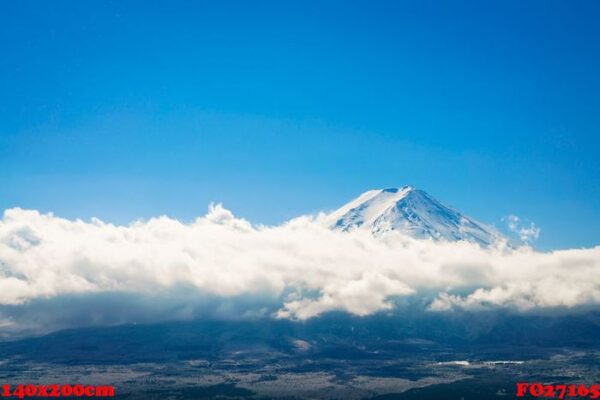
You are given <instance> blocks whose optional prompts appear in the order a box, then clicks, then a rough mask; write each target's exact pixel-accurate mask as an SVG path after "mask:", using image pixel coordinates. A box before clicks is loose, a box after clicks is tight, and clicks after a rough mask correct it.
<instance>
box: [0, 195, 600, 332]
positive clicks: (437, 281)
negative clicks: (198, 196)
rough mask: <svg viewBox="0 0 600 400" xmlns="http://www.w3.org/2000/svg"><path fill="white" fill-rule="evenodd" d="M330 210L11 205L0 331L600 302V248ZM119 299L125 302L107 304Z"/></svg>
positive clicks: (3, 229) (4, 229)
mask: <svg viewBox="0 0 600 400" xmlns="http://www.w3.org/2000/svg"><path fill="white" fill-rule="evenodd" d="M322 220H323V216H304V217H300V218H297V219H294V220H291V221H289V222H287V223H285V224H282V225H280V226H274V227H256V226H253V225H251V224H250V223H249V222H248V221H245V220H243V219H240V218H236V217H235V216H234V215H233V214H232V213H231V212H230V211H228V210H226V209H225V208H223V207H222V206H220V205H216V206H211V208H210V210H209V212H208V214H207V215H205V216H203V217H200V218H198V219H196V220H194V221H192V222H190V223H183V222H180V221H177V220H175V219H171V218H168V217H165V216H162V217H157V218H153V219H150V220H148V221H138V222H134V223H132V224H130V225H126V226H119V225H112V224H108V223H104V222H102V221H100V220H97V219H93V220H91V221H81V220H68V219H64V218H59V217H56V216H54V215H52V214H41V213H39V212H37V211H33V210H22V209H10V210H6V211H5V213H4V217H3V219H2V220H1V221H0V321H2V322H1V323H0V330H6V329H9V328H10V329H17V330H18V329H23V328H25V327H27V328H28V329H29V328H31V329H36V328H39V329H43V328H47V327H48V326H51V325H52V324H55V325H56V324H58V325H60V324H62V325H61V326H65V325H67V326H71V325H73V326H75V325H78V324H82V323H116V322H136V321H139V320H144V321H155V320H161V319H164V318H192V317H198V316H202V315H205V314H206V313H218V314H219V315H221V316H227V317H231V318H243V317H248V316H268V317H272V318H293V319H307V318H311V317H314V316H317V315H320V314H322V313H324V312H328V311H333V310H341V311H346V312H349V313H353V314H356V315H368V314H372V313H375V312H378V311H382V310H386V309H390V308H392V307H394V302H393V299H394V298H397V297H399V296H400V297H402V296H421V295H423V296H425V294H426V293H427V296H429V298H431V293H434V298H435V300H433V302H431V301H430V302H429V304H428V305H427V308H428V309H429V310H430V311H444V310H450V309H454V308H463V309H469V310H479V309H490V308H500V307H506V308H511V309H514V310H516V311H523V310H536V309H554V308H561V309H566V310H568V309H575V308H577V307H579V306H592V307H597V306H598V305H600V247H595V248H590V249H577V250H564V251H555V252H549V253H543V252H537V251H535V250H533V249H531V248H529V247H523V248H519V249H511V248H508V247H496V248H488V249H484V248H480V247H478V246H476V245H474V244H470V243H466V242H455V243H445V242H433V241H430V240H415V239H412V238H410V237H407V236H403V235H402V234H399V233H396V232H391V233H390V234H386V235H383V236H382V237H379V238H374V237H372V236H371V235H370V234H368V233H366V232H359V231H357V232H349V233H343V232H333V231H331V230H329V229H327V228H326V227H325V226H324V224H323V222H322ZM536 235H537V234H536ZM74 298H76V299H77V300H76V301H74V300H73V299H74ZM111 302H112V303H111ZM115 302H116V303H119V304H125V303H124V302H128V303H127V304H128V305H127V306H122V307H108V306H107V304H113V303H115ZM82 310H83V311H82ZM70 311H72V315H71V314H69V312H70ZM77 312H79V313H81V314H82V315H85V318H84V317H81V318H84V319H85V320H82V319H81V318H79V317H76V316H75V314H76V313H77ZM33 316H35V318H34V317H33ZM32 321H34V322H32ZM35 321H37V322H35ZM35 323H37V324H38V326H37V327H36V326H35Z"/></svg>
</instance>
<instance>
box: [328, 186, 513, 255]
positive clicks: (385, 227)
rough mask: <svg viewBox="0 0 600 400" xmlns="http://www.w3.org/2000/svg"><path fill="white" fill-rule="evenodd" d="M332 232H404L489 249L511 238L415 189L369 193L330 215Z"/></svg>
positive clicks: (378, 190)
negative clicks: (464, 242)
mask: <svg viewBox="0 0 600 400" xmlns="http://www.w3.org/2000/svg"><path fill="white" fill-rule="evenodd" d="M326 221H327V224H328V225H329V226H330V227H331V228H332V229H337V230H342V231H350V230H354V229H367V230H369V231H371V232H372V233H373V234H374V235H381V234H383V233H385V232H389V231H401V232H404V233H406V234H408V235H410V236H412V237H414V238H418V239H426V238H431V239H433V240H436V241H437V240H447V241H459V240H466V241H469V242H473V243H478V244H480V245H482V246H489V245H492V244H494V243H497V242H507V239H506V238H505V237H504V236H503V235H502V234H500V233H499V232H498V231H496V230H495V229H494V228H492V227H490V226H487V225H485V224H482V223H480V222H478V221H475V220H474V219H472V218H470V217H467V216H466V215H464V214H462V213H460V212H458V211H456V210H454V209H452V208H450V207H448V206H446V205H444V204H442V203H440V202H439V201H437V200H436V199H434V198H433V197H431V196H430V195H429V194H427V193H426V192H424V191H423V190H419V189H415V188H413V187H411V186H403V187H401V188H390V189H377V190H369V191H367V192H365V193H363V194H361V195H360V196H358V197H357V198H356V199H354V200H352V201H351V202H349V203H348V204H346V205H344V206H342V207H341V208H339V209H337V210H336V211H334V212H332V213H331V214H329V215H328V216H327V218H326Z"/></svg>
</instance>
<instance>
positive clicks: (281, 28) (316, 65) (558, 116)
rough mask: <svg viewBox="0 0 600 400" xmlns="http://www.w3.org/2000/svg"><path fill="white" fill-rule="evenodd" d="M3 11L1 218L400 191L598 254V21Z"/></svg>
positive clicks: (212, 6)
mask: <svg viewBox="0 0 600 400" xmlns="http://www.w3.org/2000/svg"><path fill="white" fill-rule="evenodd" d="M370 3H371V4H369V3H368V2H366V1H365V2H356V1H349V2H336V1H328V2H321V1H319V2H307V1H290V2H263V1H258V2H242V1H240V2H231V1H218V2H217V1H214V2H191V1H169V2H166V1H163V2H152V1H143V2H142V1H139V2H137V1H119V2H117V1H86V2H78V1H54V2H45V1H37V2H32V1H4V2H2V4H0V49H1V50H2V51H1V54H0V61H1V62H0V75H1V76H2V79H1V80H0V182H1V184H0V208H1V209H5V208H8V207H14V206H20V207H26V208H36V209H39V210H42V211H53V212H55V213H56V214H57V215H60V216H65V217H69V218H74V217H81V218H89V217H91V216H97V217H99V218H101V219H104V220H107V221H112V222H118V223H124V222H128V221H131V220H133V219H136V218H147V217H150V216H155V215H158V214H168V215H170V216H173V217H177V218H181V219H184V220H185V219H190V218H193V217H194V216H197V215H201V214H204V213H205V211H206V207H207V204H208V203H209V202H210V201H221V202H223V203H224V204H225V206H226V207H227V208H229V209H231V210H233V211H234V213H236V214H237V215H239V216H242V217H245V218H247V219H249V220H251V221H253V222H256V223H267V224H274V223H278V222H281V221H283V220H285V219H287V218H290V217H293V216H296V215H299V214H302V213H306V212H313V211H316V210H320V209H325V210H327V209H333V208H336V207H337V206H339V205H341V204H342V203H344V202H346V201H348V200H349V199H350V198H352V197H355V196H356V195H358V194H359V193H360V192H362V191H365V190H368V189H371V188H380V187H392V186H401V185H404V184H411V185H414V186H417V187H419V188H422V189H425V190H426V191H428V192H429V193H431V194H432V195H434V196H435V197H437V198H438V199H440V200H442V201H444V202H446V203H448V204H450V205H453V206H454V207H456V208H458V209H459V210H461V211H463V212H465V213H466V214H468V215H471V216H473V217H475V218H477V219H480V220H482V221H484V222H488V223H491V224H496V225H497V226H501V225H502V221H501V219H502V217H504V216H506V215H508V214H516V215H519V216H520V217H522V218H525V219H528V220H530V221H534V222H535V223H536V224H537V225H538V226H539V227H541V229H542V232H541V235H540V238H539V240H538V243H537V245H538V246H539V247H540V248H542V249H550V248H565V247H581V246H591V245H596V244H599V243H600V240H599V239H600V201H599V200H600V162H599V161H598V154H600V135H599V132H600V112H599V111H600V73H598V71H600V24H598V23H597V21H598V19H599V17H600V3H598V2H595V1H527V2H521V1H489V2H480V1H452V2H450V1H439V2H432V1H418V2H417V1H413V2H402V1H394V2H392V1H389V2H386V1H381V2H370Z"/></svg>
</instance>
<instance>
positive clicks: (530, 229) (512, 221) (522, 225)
mask: <svg viewBox="0 0 600 400" xmlns="http://www.w3.org/2000/svg"><path fill="white" fill-rule="evenodd" d="M504 220H505V221H506V225H507V226H508V229H509V230H510V231H511V232H513V233H516V234H517V235H518V236H519V239H521V240H522V241H524V242H526V243H531V242H533V241H535V240H537V239H538V238H539V237H540V232H541V229H540V228H538V227H537V226H536V225H535V223H533V222H529V223H527V222H524V221H523V220H521V218H519V217H518V216H516V215H508V216H506V217H505V218H504Z"/></svg>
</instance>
